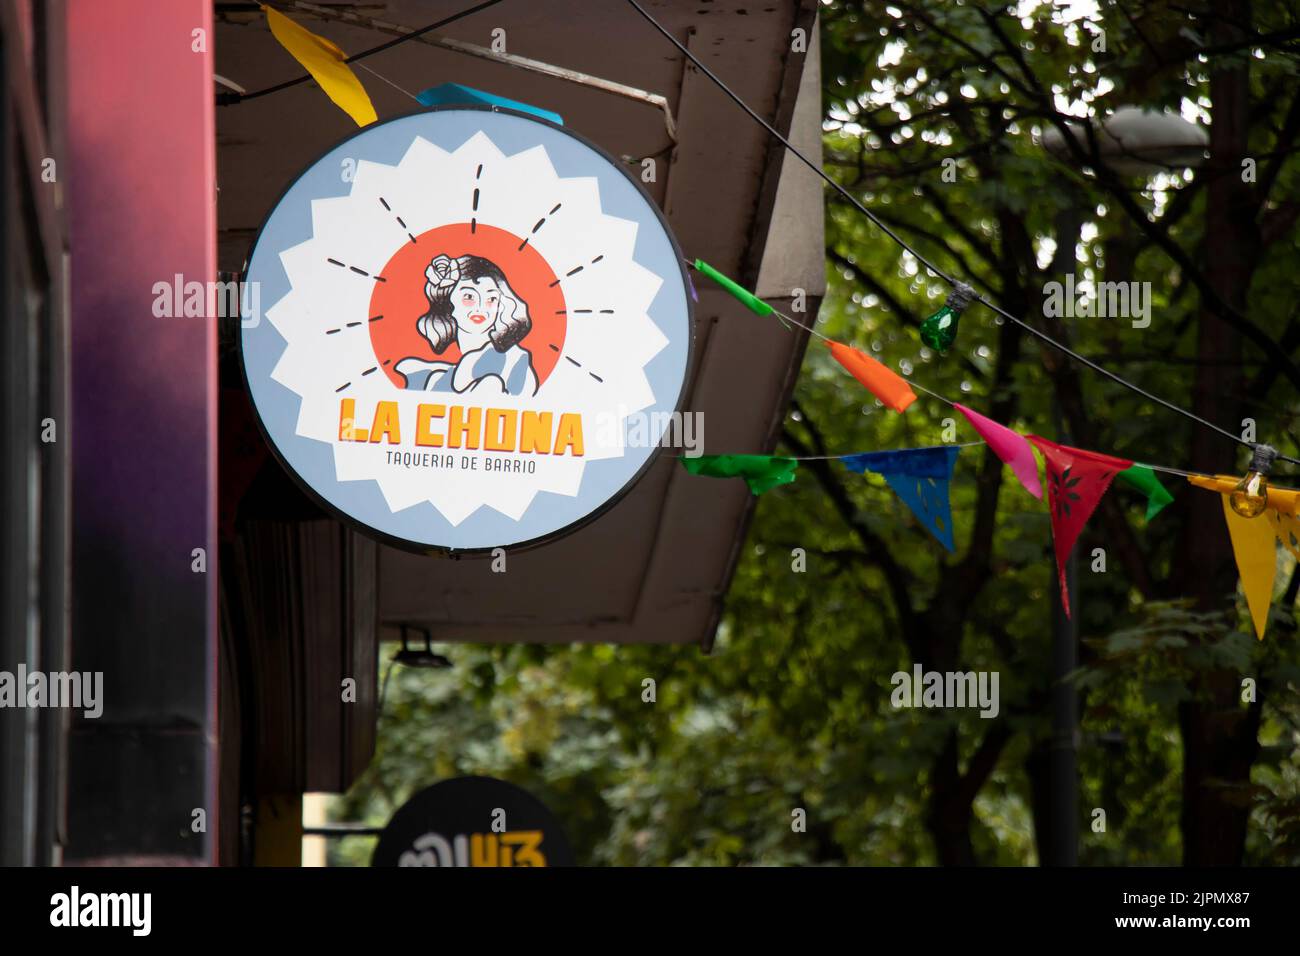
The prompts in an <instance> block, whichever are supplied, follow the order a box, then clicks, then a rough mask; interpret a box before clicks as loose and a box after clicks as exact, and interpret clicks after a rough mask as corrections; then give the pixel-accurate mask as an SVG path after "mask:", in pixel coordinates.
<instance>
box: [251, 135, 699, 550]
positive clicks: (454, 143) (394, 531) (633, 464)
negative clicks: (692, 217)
mask: <svg viewBox="0 0 1300 956" xmlns="http://www.w3.org/2000/svg"><path fill="white" fill-rule="evenodd" d="M480 131H482V132H484V133H486V134H487V135H488V137H489V138H490V139H491V140H492V141H493V142H494V143H495V144H496V146H497V148H498V149H500V150H501V152H502V153H504V154H505V155H507V156H513V155H514V154H516V153H519V152H523V151H524V150H527V149H532V148H533V147H536V146H538V145H541V146H544V147H545V149H546V153H547V156H548V157H549V158H550V161H551V165H552V166H553V167H554V168H555V171H556V173H557V174H558V175H560V176H562V177H572V176H589V177H594V178H595V179H596V180H598V182H599V185H600V203H601V209H602V211H603V212H605V213H607V214H609V215H612V216H618V217H619V218H622V219H629V220H632V221H634V222H635V223H636V224H637V236H636V247H635V250H634V253H633V258H634V259H635V260H636V261H637V262H638V263H640V264H641V265H642V266H644V267H645V268H647V269H649V270H650V271H651V272H653V273H655V274H656V275H658V276H660V277H662V278H663V280H664V282H663V285H662V286H661V287H660V289H659V292H658V294H657V295H656V296H655V299H654V301H653V302H652V303H651V305H650V308H649V310H648V313H649V316H650V319H651V320H652V321H653V322H654V324H655V325H656V326H658V328H659V330H660V331H661V332H662V333H663V334H664V336H665V337H666V338H667V340H668V345H667V346H665V348H664V349H663V350H662V351H661V352H660V353H659V354H658V355H656V356H655V357H654V358H653V359H652V360H651V361H650V363H649V364H648V365H647V366H646V368H645V373H646V378H647V379H648V380H649V382H650V386H651V388H652V389H653V391H654V395H655V403H654V404H653V405H652V406H651V407H649V408H647V409H644V410H643V411H644V413H645V414H653V413H667V412H673V411H675V410H676V407H677V406H676V403H677V401H678V399H679V397H680V395H681V391H682V384H683V382H684V380H685V377H686V365H687V360H688V357H689V351H690V334H691V330H690V305H689V299H688V295H687V291H686V285H685V280H684V278H683V272H682V259H681V256H680V253H679V252H678V250H677V248H676V246H675V245H674V243H673V241H672V239H671V237H670V236H669V235H668V233H667V231H666V229H665V228H664V226H663V224H662V221H661V220H660V218H659V216H658V214H657V211H656V209H655V208H654V206H653V205H652V204H651V202H650V200H649V199H648V198H647V197H646V196H645V194H644V193H642V192H641V190H640V189H639V188H638V187H637V186H636V185H635V184H634V183H633V182H632V181H631V180H630V179H629V178H628V177H627V176H626V175H625V174H624V173H623V172H622V171H621V170H619V169H618V168H616V167H615V166H613V165H612V161H611V160H609V159H608V158H607V157H605V156H604V155H603V154H601V153H600V152H598V151H596V150H595V149H593V148H592V147H590V146H589V145H587V144H586V143H584V142H583V141H582V140H580V139H577V138H575V137H574V136H572V135H570V134H569V133H567V132H566V131H564V130H563V129H560V128H558V127H555V126H551V125H548V124H546V123H541V122H538V121H536V120H533V119H526V118H524V117H521V116H517V115H515V114H512V113H503V112H498V111H495V110H493V111H489V110H464V109H440V110H432V111H430V112H427V113H420V114H416V115H413V116H404V117H400V118H398V119H394V120H390V121H387V122H384V123H380V124H377V125H375V126H371V127H369V128H368V129H365V130H363V131H361V132H360V133H359V134H357V135H356V136H354V137H353V138H351V139H349V140H347V141H345V142H344V143H342V144H341V145H339V146H336V147H335V148H334V149H332V150H331V151H330V152H328V153H326V154H325V155H324V156H322V157H321V158H320V159H319V160H317V161H316V162H315V163H314V164H313V165H312V166H311V168H310V169H308V170H307V171H306V172H305V173H303V174H302V176H301V177H299V179H298V180H297V181H296V182H295V183H294V184H293V185H292V186H291V187H290V188H289V190H288V192H286V193H285V194H284V196H283V197H281V199H280V201H279V203H278V204H277V205H276V207H275V209H274V210H272V212H271V215H270V218H269V219H268V220H267V222H266V224H265V226H264V227H263V228H262V232H261V233H260V235H259V236H258V238H257V242H256V243H255V245H254V247H253V254H252V258H251V259H250V261H249V264H248V269H247V272H246V275H245V281H247V282H257V283H260V287H259V288H260V296H259V299H260V301H261V302H263V303H267V304H268V306H269V305H270V304H273V303H276V302H279V301H280V299H282V298H283V297H284V296H285V295H286V294H287V293H288V292H289V279H288V276H287V275H286V274H285V271H284V268H283V266H282V265H281V263H280V253H282V252H283V251H284V250H286V249H288V248H290V247H292V246H295V245H297V244H298V243H300V242H303V241H305V240H307V239H309V238H311V234H312V223H311V202H312V200H314V199H325V198H330V197H334V196H343V195H346V194H347V193H348V192H349V191H350V188H351V183H348V182H344V181H343V175H342V173H343V161H344V160H345V159H349V158H350V159H352V160H355V161H358V162H359V161H361V160H370V161H372V162H376V163H385V164H387V165H395V164H396V163H397V162H398V161H399V160H401V158H402V157H403V156H404V155H405V154H406V151H407V149H408V148H409V147H410V145H411V142H412V141H413V140H414V139H415V138H416V137H417V136H419V137H422V138H424V139H426V140H428V141H429V142H431V143H434V144H435V145H437V146H439V147H441V148H442V149H445V150H449V151H451V150H455V149H456V148H457V147H459V146H460V145H462V144H463V143H464V142H465V141H466V140H468V139H469V138H470V137H472V136H473V135H474V134H475V133H478V132H480ZM243 318H244V321H243V322H242V323H241V324H242V325H243V328H241V330H240V342H241V352H242V354H243V361H244V370H245V373H246V375H247V379H248V386H249V390H250V391H251V393H252V397H253V405H254V407H255V408H256V409H257V413H258V415H259V416H260V418H261V420H262V425H263V427H264V428H265V429H266V431H267V433H268V434H269V435H270V438H271V441H272V444H273V445H274V446H275V447H276V448H277V449H278V451H279V454H280V455H281V457H282V458H283V459H284V461H285V462H286V463H287V464H288V466H289V467H290V468H291V469H292V470H293V471H294V472H296V473H297V475H298V477H299V478H300V479H301V480H302V481H303V482H305V483H306V484H307V485H308V486H309V487H311V488H312V489H313V490H314V491H315V492H316V494H318V495H319V496H320V497H322V498H323V499H325V501H327V502H328V503H329V504H330V505H332V506H333V507H334V508H336V509H337V510H339V511H341V512H343V513H344V514H347V515H350V516H351V517H352V518H354V519H355V520H357V521H359V522H361V523H362V524H364V525H366V526H368V527H370V528H373V529H375V530H377V531H379V532H381V533H383V534H385V535H388V536H390V537H392V538H395V539H398V543H402V542H406V543H409V544H411V545H415V546H417V547H421V548H445V549H456V550H460V549H480V548H494V547H504V546H508V545H512V544H519V543H522V542H525V541H531V540H533V539H535V538H540V537H544V536H547V535H551V534H553V533H555V532H557V531H559V530H561V529H563V528H566V527H567V526H569V525H571V524H574V523H575V522H578V521H581V520H582V519H583V518H585V517H587V516H588V515H589V514H591V513H592V512H593V511H596V510H598V509H599V508H600V507H601V506H602V505H604V504H605V503H606V502H608V501H610V499H612V498H613V497H614V496H615V495H617V494H618V493H619V492H620V491H622V490H623V489H624V487H626V486H627V485H628V484H629V483H631V482H632V481H633V479H634V478H636V477H637V474H638V472H639V471H640V470H641V468H642V466H644V465H645V463H646V462H647V461H648V460H649V458H650V456H651V455H652V454H653V453H654V452H655V450H656V449H655V447H654V446H653V444H652V445H650V446H649V447H643V448H628V449H627V450H626V453H625V454H624V455H623V457H621V458H615V459H604V460H600V461H589V462H587V464H586V465H585V467H584V469H583V474H582V482H581V485H580V486H579V489H578V494H577V495H576V496H575V497H570V496H568V495H558V494H554V493H552V492H539V493H538V494H537V496H536V497H535V498H534V499H533V502H532V504H531V505H529V507H528V510H527V511H525V512H524V515H523V517H522V518H521V519H520V520H518V521H515V520H514V519H512V518H509V517H506V516H505V515H503V514H501V513H500V512H498V511H496V510H495V509H493V508H491V507H490V506H485V507H482V508H479V509H478V510H477V511H476V512H474V514H472V515H471V516H470V517H468V518H466V519H465V520H464V521H462V522H461V523H460V524H459V525H457V526H455V527H453V526H452V525H451V523H450V522H448V521H447V519H445V518H444V517H443V516H442V515H441V514H440V513H439V512H438V510H437V509H436V508H434V507H433V505H431V504H429V503H428V502H424V503H421V504H418V505H414V506H412V507H410V508H406V509H404V510H402V511H398V512H396V513H394V512H392V511H390V510H389V508H388V505H387V503H386V502H385V501H384V496H383V494H382V493H381V492H380V490H379V486H378V484H377V483H376V482H375V481H373V480H367V481H342V482H341V481H338V480H337V479H336V478H335V471H334V451H333V446H332V444H331V443H330V442H323V441H318V440H316V439H313V438H304V437H303V436H301V435H298V434H297V433H296V432H295V430H294V428H295V425H296V423H297V420H298V407H299V405H300V403H301V401H302V399H301V397H300V396H299V395H298V394H297V393H296V392H293V391H291V390H290V389H287V388H285V387H284V386H283V385H281V384H280V383H279V382H276V381H274V380H272V378H271V372H272V371H273V370H274V369H275V366H276V364H277V363H278V362H279V360H280V356H281V355H282V354H283V352H284V349H285V347H286V342H285V340H284V339H283V338H282V337H281V335H280V334H279V332H277V331H276V330H275V328H274V326H272V325H271V323H270V322H267V321H265V320H264V319H263V318H261V317H257V316H252V315H250V314H249V313H248V312H247V311H245V313H244V316H243ZM650 421H652V422H653V421H666V419H655V418H652V419H650ZM655 437H656V438H657V437H658V436H655ZM430 480H431V481H436V480H438V479H437V475H436V473H433V474H432V475H431V476H430Z"/></svg>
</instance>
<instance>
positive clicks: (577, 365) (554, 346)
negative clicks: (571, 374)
mask: <svg viewBox="0 0 1300 956" xmlns="http://www.w3.org/2000/svg"><path fill="white" fill-rule="evenodd" d="M546 345H547V348H549V349H550V350H551V351H552V352H558V351H560V347H559V346H558V345H552V344H551V343H549V342H548V343H546ZM564 360H565V361H566V362H572V363H573V364H574V365H575V366H576V367H577V368H582V363H581V362H579V361H578V360H577V359H575V358H569V356H567V355H566V356H564ZM587 374H588V375H590V376H591V377H592V378H594V379H595V380H596V381H598V382H600V383H601V384H604V382H605V380H604V379H603V378H601V377H600V376H599V375H597V374H596V373H595V372H593V371H591V370H590V369H588V370H587Z"/></svg>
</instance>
